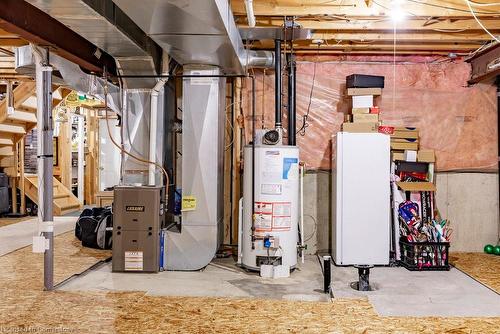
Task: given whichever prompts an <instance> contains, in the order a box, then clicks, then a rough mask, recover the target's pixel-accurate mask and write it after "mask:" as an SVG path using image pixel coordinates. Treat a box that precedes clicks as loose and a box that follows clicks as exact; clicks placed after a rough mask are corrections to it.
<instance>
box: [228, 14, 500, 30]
mask: <svg viewBox="0 0 500 334" xmlns="http://www.w3.org/2000/svg"><path fill="white" fill-rule="evenodd" d="M236 19H237V21H238V23H239V26H242V27H245V26H247V25H246V15H245V16H244V17H241V18H239V19H238V18H236ZM481 22H482V23H483V25H484V26H485V27H486V28H487V29H488V30H490V31H492V32H499V31H500V18H499V17H490V18H482V19H481ZM296 23H298V24H299V25H300V26H301V27H302V28H304V29H313V30H315V32H320V31H318V30H326V31H329V32H341V31H346V32H357V31H364V32H381V31H386V32H392V31H393V30H394V24H393V22H392V21H391V20H390V19H388V18H386V17H373V16H367V17H362V16H358V17H353V18H349V19H347V18H342V17H328V16H317V17H302V18H297V19H296ZM257 26H259V27H282V26H283V19H282V18H279V19H275V18H265V17H260V18H257ZM436 29H437V30H446V31H448V32H464V31H465V32H468V31H471V32H476V33H478V32H484V31H483V29H482V28H481V27H480V26H479V25H478V23H477V21H476V20H474V18H472V17H450V18H446V17H445V18H429V17H411V18H408V19H407V20H405V22H404V24H400V25H399V26H398V27H397V30H398V32H417V31H420V32H422V31H430V32H432V31H436Z"/></svg>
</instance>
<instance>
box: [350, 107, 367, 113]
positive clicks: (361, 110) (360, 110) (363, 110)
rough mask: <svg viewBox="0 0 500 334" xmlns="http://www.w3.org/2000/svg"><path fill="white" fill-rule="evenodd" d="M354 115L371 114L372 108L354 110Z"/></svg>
mask: <svg viewBox="0 0 500 334" xmlns="http://www.w3.org/2000/svg"><path fill="white" fill-rule="evenodd" d="M352 113H353V114H369V113H370V108H352Z"/></svg>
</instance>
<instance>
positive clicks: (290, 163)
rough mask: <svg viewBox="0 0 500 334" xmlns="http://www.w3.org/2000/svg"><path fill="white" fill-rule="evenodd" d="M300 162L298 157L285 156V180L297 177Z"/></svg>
mask: <svg viewBox="0 0 500 334" xmlns="http://www.w3.org/2000/svg"><path fill="white" fill-rule="evenodd" d="M298 163H299V159H297V158H283V180H288V179H291V180H293V179H297V177H298V175H299V174H298V171H299V169H298Z"/></svg>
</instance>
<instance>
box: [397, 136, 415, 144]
mask: <svg viewBox="0 0 500 334" xmlns="http://www.w3.org/2000/svg"><path fill="white" fill-rule="evenodd" d="M391 143H418V139H416V138H394V137H392V136H391Z"/></svg>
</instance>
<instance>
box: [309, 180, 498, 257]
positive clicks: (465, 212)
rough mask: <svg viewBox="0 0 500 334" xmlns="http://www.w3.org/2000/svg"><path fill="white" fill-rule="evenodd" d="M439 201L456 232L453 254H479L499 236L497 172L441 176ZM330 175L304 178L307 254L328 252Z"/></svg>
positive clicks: (437, 194) (438, 190)
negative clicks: (466, 252) (462, 252)
mask: <svg viewBox="0 0 500 334" xmlns="http://www.w3.org/2000/svg"><path fill="white" fill-rule="evenodd" d="M436 183H437V193H436V202H437V207H438V208H439V210H440V212H441V215H442V216H443V218H447V219H449V220H450V221H451V224H452V228H453V229H454V232H453V236H452V243H451V245H452V246H451V247H452V248H451V250H452V251H455V252H457V251H470V252H480V251H482V249H483V246H484V245H485V244H486V243H491V244H495V243H496V242H497V240H498V237H499V229H500V227H499V224H500V222H499V215H498V173H438V174H437V175H436ZM330 194H331V176H330V173H328V172H325V171H317V172H308V173H307V174H306V176H305V179H304V197H305V198H304V215H305V219H304V225H305V227H304V231H305V236H306V239H307V238H308V237H310V239H309V240H308V241H307V242H306V244H307V251H306V252H307V253H309V254H314V253H316V252H317V251H320V252H322V251H328V248H329V245H330V242H329V238H330V226H331V196H330Z"/></svg>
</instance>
